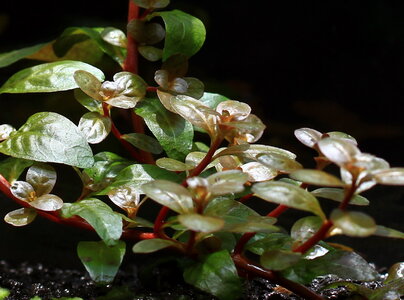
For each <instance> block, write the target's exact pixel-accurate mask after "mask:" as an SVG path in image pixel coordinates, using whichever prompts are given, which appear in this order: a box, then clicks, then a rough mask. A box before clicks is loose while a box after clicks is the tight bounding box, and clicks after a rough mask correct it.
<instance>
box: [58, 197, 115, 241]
mask: <svg viewBox="0 0 404 300" xmlns="http://www.w3.org/2000/svg"><path fill="white" fill-rule="evenodd" d="M61 215H62V216H63V217H64V218H70V217H72V216H74V215H77V216H80V217H81V218H83V219H84V220H86V221H87V222H88V223H89V224H90V225H91V226H92V227H93V228H94V230H95V231H96V232H97V234H98V235H99V236H100V237H101V238H102V240H103V241H104V242H105V244H107V245H108V246H113V245H116V244H117V243H118V242H119V241H118V240H119V238H120V237H121V235H122V218H121V217H120V216H119V215H118V214H117V213H115V212H114V211H113V210H112V209H111V208H110V207H109V206H108V205H107V204H105V203H104V202H102V201H101V200H98V199H95V198H89V199H84V200H81V201H78V202H75V203H65V204H64V205H63V208H62V210H61Z"/></svg>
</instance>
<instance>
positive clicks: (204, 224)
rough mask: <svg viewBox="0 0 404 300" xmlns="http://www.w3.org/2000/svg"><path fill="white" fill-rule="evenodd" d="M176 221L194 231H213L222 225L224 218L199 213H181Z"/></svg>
mask: <svg viewBox="0 0 404 300" xmlns="http://www.w3.org/2000/svg"><path fill="white" fill-rule="evenodd" d="M178 221H180V223H181V224H182V225H184V226H185V227H187V228H188V229H190V230H193V231H196V232H205V233H208V232H215V231H219V230H220V229H222V228H223V226H224V220H223V219H222V218H219V217H212V216H206V215H200V214H192V213H191V214H183V215H179V216H178Z"/></svg>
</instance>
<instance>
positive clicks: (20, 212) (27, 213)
mask: <svg viewBox="0 0 404 300" xmlns="http://www.w3.org/2000/svg"><path fill="white" fill-rule="evenodd" d="M35 217H36V211H35V209H32V208H19V209H17V210H13V211H11V212H9V213H8V214H7V215H6V216H5V217H4V221H6V223H8V224H11V225H13V226H25V225H27V224H29V223H31V222H32V221H33V220H34V219H35Z"/></svg>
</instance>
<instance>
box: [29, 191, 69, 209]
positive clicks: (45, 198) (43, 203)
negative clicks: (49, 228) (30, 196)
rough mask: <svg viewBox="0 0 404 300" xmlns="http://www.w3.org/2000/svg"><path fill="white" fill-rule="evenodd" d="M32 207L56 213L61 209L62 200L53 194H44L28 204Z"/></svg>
mask: <svg viewBox="0 0 404 300" xmlns="http://www.w3.org/2000/svg"><path fill="white" fill-rule="evenodd" d="M29 204H30V205H31V206H32V207H34V208H36V209H39V210H44V211H56V210H59V209H61V208H62V206H63V200H62V199H60V198H59V197H58V196H56V195H53V194H46V195H42V196H40V197H38V198H36V199H35V200H34V201H31V202H30V203H29Z"/></svg>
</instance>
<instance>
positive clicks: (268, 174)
mask: <svg viewBox="0 0 404 300" xmlns="http://www.w3.org/2000/svg"><path fill="white" fill-rule="evenodd" d="M240 167H241V169H242V170H243V172H244V173H246V174H248V181H249V182H260V181H267V180H271V179H273V178H275V177H276V176H277V175H278V171H276V170H275V169H271V168H268V167H266V166H264V165H263V164H261V163H259V162H255V161H252V162H249V163H246V164H244V165H241V166H240Z"/></svg>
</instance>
